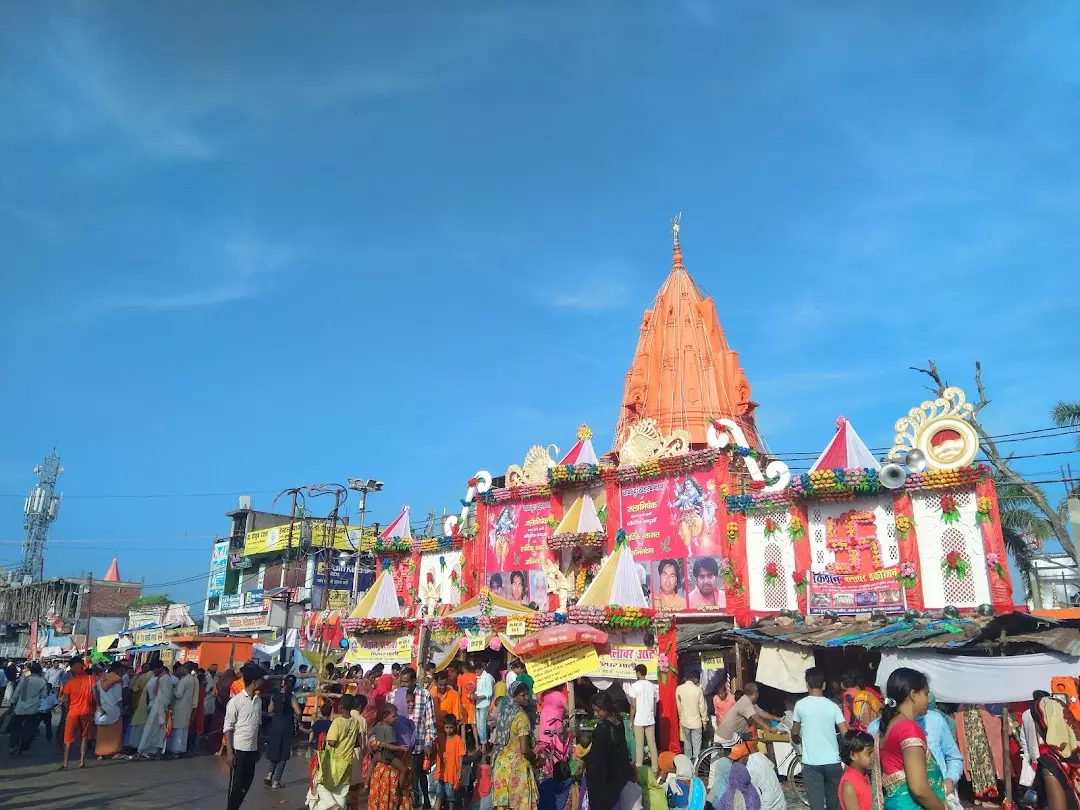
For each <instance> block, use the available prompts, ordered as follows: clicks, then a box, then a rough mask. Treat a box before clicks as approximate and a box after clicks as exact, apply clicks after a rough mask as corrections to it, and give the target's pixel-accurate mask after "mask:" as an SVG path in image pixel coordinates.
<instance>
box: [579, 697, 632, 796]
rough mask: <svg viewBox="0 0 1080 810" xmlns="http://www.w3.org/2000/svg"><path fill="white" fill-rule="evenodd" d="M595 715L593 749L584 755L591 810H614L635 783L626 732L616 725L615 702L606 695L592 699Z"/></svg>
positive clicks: (619, 725)
mask: <svg viewBox="0 0 1080 810" xmlns="http://www.w3.org/2000/svg"><path fill="white" fill-rule="evenodd" d="M592 703H593V713H594V714H595V716H596V719H597V723H596V727H595V728H594V729H593V733H592V746H591V747H590V748H589V753H588V754H586V755H585V773H586V775H587V777H588V794H589V810H614V808H615V807H616V806H617V805H618V804H619V797H620V796H621V795H622V791H623V788H624V787H626V783H627V782H631V781H635V780H634V766H633V761H632V760H631V758H630V749H629V748H627V746H626V732H625V731H624V729H623V727H622V725H621V723H619V724H618V725H617V724H616V723H617V722H618V721H617V720H616V718H617V717H618V715H617V714H616V712H615V701H613V700H612V699H611V695H609V694H608V693H607V692H598V693H597V694H596V695H595V696H594V697H593V701H592Z"/></svg>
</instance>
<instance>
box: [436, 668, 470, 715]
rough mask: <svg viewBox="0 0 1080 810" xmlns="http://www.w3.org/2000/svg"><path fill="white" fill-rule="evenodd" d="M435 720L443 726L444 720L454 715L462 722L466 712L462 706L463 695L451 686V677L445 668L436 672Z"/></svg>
mask: <svg viewBox="0 0 1080 810" xmlns="http://www.w3.org/2000/svg"><path fill="white" fill-rule="evenodd" d="M434 703H435V720H436V722H437V723H438V724H439V726H440V727H441V726H442V723H443V720H444V719H446V718H447V717H452V718H454V720H455V721H456V722H458V723H460V722H461V719H462V717H463V716H464V714H465V712H464V710H463V709H462V706H461V696H460V695H458V693H457V692H456V691H455V690H454V689H451V688H450V677H449V675H448V674H447V672H446V670H445V669H444V670H443V671H442V672H437V673H435V700H434Z"/></svg>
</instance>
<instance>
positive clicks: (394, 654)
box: [345, 635, 412, 666]
mask: <svg viewBox="0 0 1080 810" xmlns="http://www.w3.org/2000/svg"><path fill="white" fill-rule="evenodd" d="M411 657H412V641H411V640H410V639H409V637H408V636H403V637H400V638H399V637H398V636H385V635H382V636H361V637H359V638H353V639H350V640H349V651H348V652H347V653H345V663H346V664H347V665H349V666H352V665H353V664H364V665H365V666H374V665H375V664H407V663H409V661H410V659H411Z"/></svg>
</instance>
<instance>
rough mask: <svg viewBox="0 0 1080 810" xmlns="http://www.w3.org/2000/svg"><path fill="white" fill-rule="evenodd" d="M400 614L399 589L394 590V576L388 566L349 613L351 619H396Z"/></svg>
mask: <svg viewBox="0 0 1080 810" xmlns="http://www.w3.org/2000/svg"><path fill="white" fill-rule="evenodd" d="M400 616H401V608H400V607H399V605H398V600H397V591H396V590H394V578H393V576H392V575H391V574H390V571H389V570H388V569H386V568H384V569H383V570H382V571H381V572H380V573H379V576H378V578H377V579H376V580H375V584H373V585H372V586H371V589H370V590H369V591H368V592H367V593H366V594H364V598H363V599H361V600H360V601H359V602H358V603H357V605H356V607H355V608H353V612H352V613H350V614H349V618H350V619H396V618H398V617H400Z"/></svg>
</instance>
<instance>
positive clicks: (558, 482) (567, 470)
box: [547, 464, 614, 489]
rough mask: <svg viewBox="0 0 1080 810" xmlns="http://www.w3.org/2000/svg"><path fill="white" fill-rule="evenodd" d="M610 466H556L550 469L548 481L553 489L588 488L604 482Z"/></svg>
mask: <svg viewBox="0 0 1080 810" xmlns="http://www.w3.org/2000/svg"><path fill="white" fill-rule="evenodd" d="M611 469H614V468H613V467H612V466H611V465H610V464H556V465H555V466H554V467H548V471H547V481H548V486H549V487H551V488H552V489H559V488H560V487H567V486H583V485H584V486H587V485H589V484H599V483H601V482H602V481H603V480H604V475H605V474H606V473H607V471H608V470H611Z"/></svg>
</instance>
